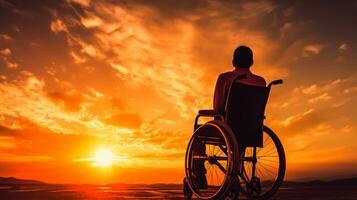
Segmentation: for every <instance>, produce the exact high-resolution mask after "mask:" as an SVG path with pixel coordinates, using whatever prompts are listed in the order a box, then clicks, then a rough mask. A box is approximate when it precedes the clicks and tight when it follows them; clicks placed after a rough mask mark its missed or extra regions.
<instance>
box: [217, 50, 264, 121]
mask: <svg viewBox="0 0 357 200" xmlns="http://www.w3.org/2000/svg"><path fill="white" fill-rule="evenodd" d="M232 64H233V66H234V68H235V69H234V70H233V71H230V72H225V73H222V74H220V75H219V77H218V80H217V83H216V89H215V92H214V100H213V108H214V110H217V111H219V113H221V114H223V113H224V107H225V105H226V100H227V94H228V91H229V87H230V85H231V84H232V81H233V79H234V78H236V77H237V76H239V75H246V78H244V79H241V80H239V81H238V82H240V83H243V84H247V85H255V86H261V87H265V86H266V82H265V80H264V78H262V77H260V76H257V75H255V74H253V73H252V72H251V71H250V70H249V69H250V67H251V66H252V65H253V51H252V50H251V49H250V48H249V47H246V46H239V47H238V48H236V50H235V51H234V54H233V60H232Z"/></svg>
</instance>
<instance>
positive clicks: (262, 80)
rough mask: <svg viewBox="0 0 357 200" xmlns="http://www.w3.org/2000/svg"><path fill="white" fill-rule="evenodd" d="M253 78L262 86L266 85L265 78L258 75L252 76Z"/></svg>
mask: <svg viewBox="0 0 357 200" xmlns="http://www.w3.org/2000/svg"><path fill="white" fill-rule="evenodd" d="M252 76H253V77H254V79H255V81H257V82H259V83H261V84H262V85H263V84H264V85H266V81H265V79H264V78H263V77H261V76H259V75H256V74H252Z"/></svg>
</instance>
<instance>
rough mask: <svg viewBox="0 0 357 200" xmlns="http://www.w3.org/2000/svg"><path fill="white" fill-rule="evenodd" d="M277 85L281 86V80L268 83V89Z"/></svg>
mask: <svg viewBox="0 0 357 200" xmlns="http://www.w3.org/2000/svg"><path fill="white" fill-rule="evenodd" d="M279 84H283V79H278V80H275V81H272V82H270V83H269V85H268V87H271V86H272V85H279Z"/></svg>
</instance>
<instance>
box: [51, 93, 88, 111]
mask: <svg viewBox="0 0 357 200" xmlns="http://www.w3.org/2000/svg"><path fill="white" fill-rule="evenodd" d="M48 96H49V97H50V99H52V100H53V101H54V102H56V103H59V104H61V105H63V106H64V107H65V108H66V109H68V110H69V111H78V110H79V109H80V106H81V103H83V100H84V99H83V96H82V95H80V94H78V93H76V92H68V93H62V92H49V93H48Z"/></svg>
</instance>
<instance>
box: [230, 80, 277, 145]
mask: <svg viewBox="0 0 357 200" xmlns="http://www.w3.org/2000/svg"><path fill="white" fill-rule="evenodd" d="M269 91H270V87H259V86H251V85H246V84H243V83H239V82H237V81H234V82H233V83H232V85H231V87H230V90H229V93H228V97H227V101H226V111H225V118H226V122H227V124H228V125H229V126H230V127H231V129H232V130H233V132H234V133H235V135H236V137H237V140H238V144H239V145H240V146H246V147H252V146H259V147H262V145H263V121H264V111H265V106H266V104H267V100H268V96H269Z"/></svg>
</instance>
